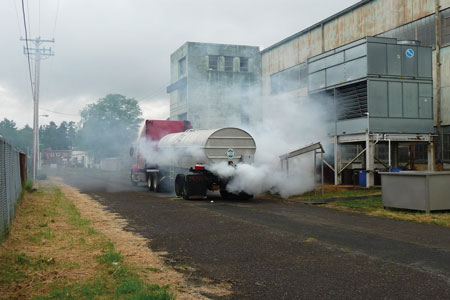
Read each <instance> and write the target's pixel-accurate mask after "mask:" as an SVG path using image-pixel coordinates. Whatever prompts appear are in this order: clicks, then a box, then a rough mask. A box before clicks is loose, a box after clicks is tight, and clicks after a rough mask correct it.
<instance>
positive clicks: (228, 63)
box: [225, 56, 234, 72]
mask: <svg viewBox="0 0 450 300" xmlns="http://www.w3.org/2000/svg"><path fill="white" fill-rule="evenodd" d="M233 60H234V57H233V56H225V72H233Z"/></svg>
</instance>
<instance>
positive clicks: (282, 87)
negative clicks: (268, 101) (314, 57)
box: [270, 63, 308, 95]
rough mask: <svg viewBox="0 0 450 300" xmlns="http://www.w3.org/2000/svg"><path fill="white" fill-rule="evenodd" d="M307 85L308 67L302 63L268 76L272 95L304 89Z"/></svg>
mask: <svg viewBox="0 0 450 300" xmlns="http://www.w3.org/2000/svg"><path fill="white" fill-rule="evenodd" d="M307 85H308V67H307V65H306V63H302V64H299V65H296V66H294V67H291V68H289V69H286V70H283V71H281V72H278V73H275V74H272V75H271V76H270V93H271V94H272V95H277V94H281V93H284V92H288V91H292V90H297V89H301V88H304V87H306V86H307Z"/></svg>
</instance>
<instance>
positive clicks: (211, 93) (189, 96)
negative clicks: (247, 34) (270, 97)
mask: <svg viewBox="0 0 450 300" xmlns="http://www.w3.org/2000/svg"><path fill="white" fill-rule="evenodd" d="M170 62H171V67H170V74H171V84H170V85H169V86H168V87H167V92H168V93H170V119H171V120H189V121H191V124H192V126H193V127H194V128H197V129H210V128H219V127H224V126H237V127H240V126H245V125H247V124H248V123H250V122H254V121H255V119H257V118H260V117H261V106H260V103H252V102H251V100H253V99H256V98H259V96H260V95H259V93H260V91H261V89H260V82H261V55H260V51H259V47H254V46H243V45H222V44H208V43H193V42H187V43H185V44H184V45H183V46H181V47H180V48H179V49H178V50H177V51H175V52H174V53H173V54H172V55H171V57H170ZM255 93H258V95H255ZM255 96H256V97H255Z"/></svg>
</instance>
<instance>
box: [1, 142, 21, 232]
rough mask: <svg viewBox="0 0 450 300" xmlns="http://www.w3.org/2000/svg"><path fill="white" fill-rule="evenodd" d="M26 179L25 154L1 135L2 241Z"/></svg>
mask: <svg viewBox="0 0 450 300" xmlns="http://www.w3.org/2000/svg"><path fill="white" fill-rule="evenodd" d="M25 181H26V156H25V154H24V153H21V152H20V151H19V150H17V149H16V148H14V147H13V146H12V145H11V144H10V143H8V142H7V141H6V140H5V139H4V138H2V137H0V241H1V240H2V239H3V237H4V235H5V234H6V233H7V232H8V230H9V225H10V224H11V220H12V218H14V215H15V212H14V205H15V203H16V202H17V200H18V199H19V197H20V193H21V191H22V187H23V185H24V183H25Z"/></svg>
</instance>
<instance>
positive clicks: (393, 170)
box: [391, 168, 403, 172]
mask: <svg viewBox="0 0 450 300" xmlns="http://www.w3.org/2000/svg"><path fill="white" fill-rule="evenodd" d="M400 171H403V170H402V169H394V168H392V169H391V172H400Z"/></svg>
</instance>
